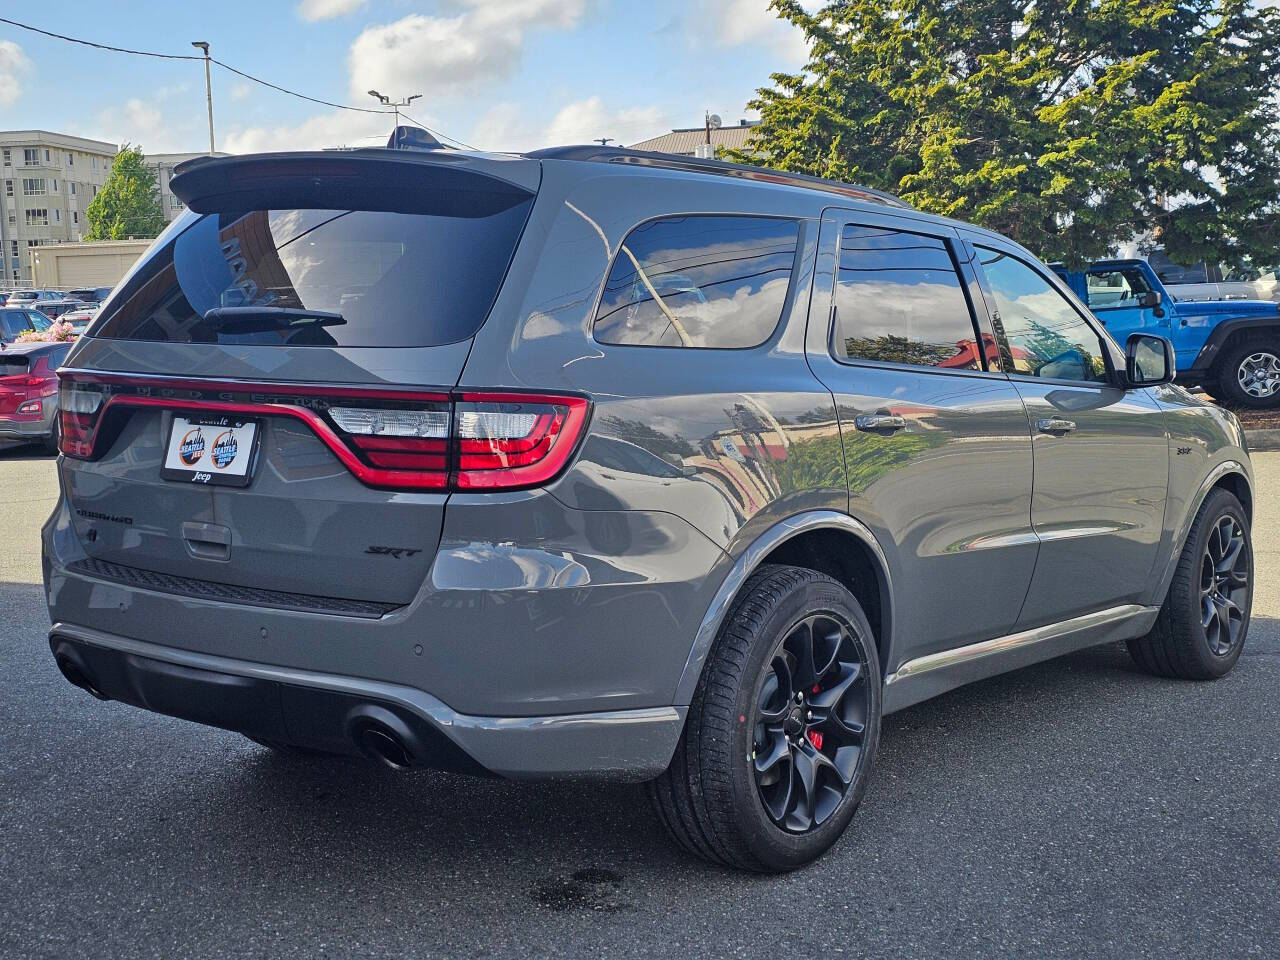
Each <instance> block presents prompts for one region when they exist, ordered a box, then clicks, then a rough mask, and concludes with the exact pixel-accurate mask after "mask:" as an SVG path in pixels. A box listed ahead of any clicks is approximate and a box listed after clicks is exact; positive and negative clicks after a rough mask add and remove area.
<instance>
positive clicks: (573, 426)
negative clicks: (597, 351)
mask: <svg viewBox="0 0 1280 960" xmlns="http://www.w3.org/2000/svg"><path fill="white" fill-rule="evenodd" d="M586 419H587V401H586V400H584V399H583V398H582V397H561V396H544V395H541V394H501V393H494V394H488V393H464V394H462V395H461V397H460V399H459V400H458V402H457V403H456V404H455V405H454V428H453V430H454V442H455V444H456V445H457V449H458V455H457V456H458V459H457V469H456V471H455V473H454V476H453V485H454V486H455V487H457V488H458V489H459V490H499V489H500V490H511V489H515V488H519V487H533V486H538V485H539V484H543V483H546V482H547V481H548V480H550V479H551V478H552V477H554V476H555V475H556V474H558V473H559V472H560V471H561V469H563V467H564V465H565V464H566V463H568V462H569V458H570V457H571V456H573V451H574V449H575V448H576V447H577V443H578V438H579V437H580V436H581V434H582V427H583V425H584V424H585V423H586Z"/></svg>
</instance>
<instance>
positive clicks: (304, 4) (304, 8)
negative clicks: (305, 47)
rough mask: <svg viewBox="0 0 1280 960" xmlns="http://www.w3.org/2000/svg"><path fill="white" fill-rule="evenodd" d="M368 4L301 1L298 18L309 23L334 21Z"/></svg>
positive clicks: (359, 1)
mask: <svg viewBox="0 0 1280 960" xmlns="http://www.w3.org/2000/svg"><path fill="white" fill-rule="evenodd" d="M366 2H367V0H301V2H300V3H299V4H298V16H299V17H301V18H302V19H303V20H306V21H308V22H309V23H315V22H316V21H318V20H332V19H333V18H334V17H341V16H345V15H346V14H348V13H354V12H355V11H357V10H359V9H360V8H361V7H363V6H364V5H365V3H366Z"/></svg>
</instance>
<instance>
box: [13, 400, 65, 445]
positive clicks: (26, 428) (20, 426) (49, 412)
mask: <svg viewBox="0 0 1280 960" xmlns="http://www.w3.org/2000/svg"><path fill="white" fill-rule="evenodd" d="M55 399H56V398H55ZM57 413H58V411H57V404H56V403H46V404H45V405H44V412H43V413H42V414H41V415H39V416H35V417H23V418H22V419H20V420H19V419H17V418H14V417H8V416H0V440H43V439H44V438H45V437H47V436H49V434H51V433H53V418H54V417H55V416H57Z"/></svg>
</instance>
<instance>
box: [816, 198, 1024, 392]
mask: <svg viewBox="0 0 1280 960" xmlns="http://www.w3.org/2000/svg"><path fill="white" fill-rule="evenodd" d="M837 222H838V229H837V230H836V232H835V245H836V250H835V263H834V266H833V269H832V275H831V303H830V304H829V305H828V307H827V354H828V355H829V356H830V357H831V359H832V360H834V361H835V362H836V363H838V364H840V366H842V367H873V368H876V369H880V370H910V371H912V372H914V373H932V374H947V375H950V374H960V375H963V376H978V377H985V378H987V379H992V378H994V379H1004V378H1005V376H1006V374H1005V372H1004V370H1002V369H992V368H991V367H989V366H987V358H986V356H985V353H986V351H985V350H979V351H978V357H979V359H980V360H981V361H982V366H981V367H979V368H978V369H977V370H967V369H964V368H963V367H927V366H924V365H923V364H915V363H900V362H898V361H897V360H871V359H868V358H865V357H848V356H844V355H842V354H841V353H840V352H839V350H838V349H837V347H836V341H837V339H838V337H839V329H838V327H839V317H838V315H837V312H836V293H837V292H838V291H839V289H840V254H841V252H842V246H841V245H842V243H843V241H844V231H845V228H846V227H869V228H872V229H877V230H893V231H894V232H896V233H909V234H914V235H916V236H920V237H930V238H931V239H934V240H939V241H941V242H942V245H943V248H944V249H945V250H946V251H947V255H948V256H949V257H950V258H951V266H952V269H953V270H955V274H956V279H957V280H958V281H959V283H960V289H961V292H962V293H963V295H964V300H965V304H966V305H967V306H968V308H969V325H970V327H972V329H973V333H974V342H975V343H978V344H981V343H982V333H983V331H982V325H981V324H980V323H979V322H978V311H977V305H976V304H975V303H974V302H973V295H972V293H971V291H970V289H969V286H970V282H971V281H970V278H969V277H968V276H967V275H966V273H965V270H964V261H962V260H961V259H960V257H959V256H958V255H957V247H958V246H959V243H960V241H959V240H958V239H957V238H956V237H954V236H951V235H948V234H946V233H938V232H935V231H930V230H926V229H923V228H924V227H927V226H928V224H927V223H917V222H916V221H892V224H893V225H888V224H887V223H881V222H869V221H866V220H864V219H861V218H859V217H857V216H856V215H850V216H845V217H841V218H840V219H839V220H838V221H837ZM903 224H909V225H910V226H909V227H904V226H903ZM913 228H914V229H913Z"/></svg>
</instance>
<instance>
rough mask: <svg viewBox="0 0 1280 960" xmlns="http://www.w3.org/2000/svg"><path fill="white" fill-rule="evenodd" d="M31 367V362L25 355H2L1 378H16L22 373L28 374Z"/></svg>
mask: <svg viewBox="0 0 1280 960" xmlns="http://www.w3.org/2000/svg"><path fill="white" fill-rule="evenodd" d="M30 365H31V364H30V361H29V360H28V359H27V358H26V356H24V355H14V354H9V355H8V356H6V355H5V354H3V353H0V377H14V376H17V375H18V374H20V373H26V372H27V370H28V369H29V368H30Z"/></svg>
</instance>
